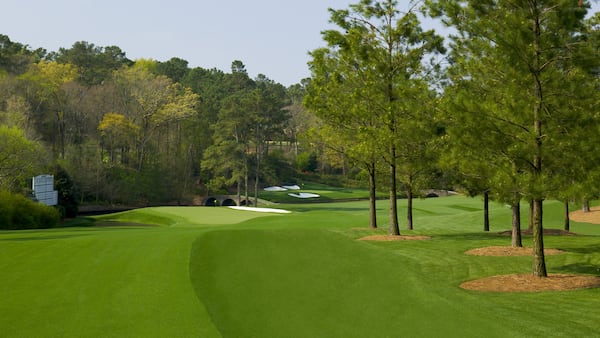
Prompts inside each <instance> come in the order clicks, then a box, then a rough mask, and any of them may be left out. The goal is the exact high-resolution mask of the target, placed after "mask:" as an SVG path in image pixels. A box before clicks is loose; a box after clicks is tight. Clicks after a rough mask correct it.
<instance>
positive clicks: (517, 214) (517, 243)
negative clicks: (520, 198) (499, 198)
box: [511, 202, 523, 248]
mask: <svg viewBox="0 0 600 338" xmlns="http://www.w3.org/2000/svg"><path fill="white" fill-rule="evenodd" d="M511 209H512V243H511V245H512V247H513V248H521V247H523V242H522V241H521V203H520V202H516V203H513V205H512V206H511Z"/></svg>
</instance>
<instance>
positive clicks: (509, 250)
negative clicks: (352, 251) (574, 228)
mask: <svg viewBox="0 0 600 338" xmlns="http://www.w3.org/2000/svg"><path fill="white" fill-rule="evenodd" d="M570 218H571V220H573V221H575V222H583V223H594V224H600V206H598V207H595V208H592V210H591V211H590V212H588V213H583V212H582V211H579V210H578V211H574V212H572V213H571V214H570ZM500 234H501V235H508V236H510V235H511V232H510V231H505V232H502V233H500ZM521 234H523V235H531V231H528V230H522V231H521ZM544 235H554V236H576V235H577V234H575V233H572V232H568V231H564V230H559V229H544ZM426 239H431V238H430V237H428V236H391V235H374V236H367V237H363V238H360V239H359V240H366V241H402V240H426ZM561 253H563V251H561V250H558V249H544V255H558V254H561ZM466 254H468V255H477V256H508V257H514V256H532V255H533V250H532V248H513V247H510V246H490V247H485V248H477V249H472V250H469V251H467V252H466ZM460 287H461V288H463V289H466V290H476V291H488V292H540V291H566V290H577V289H589V288H600V277H599V276H586V275H572V274H549V275H548V277H537V276H534V275H533V274H532V273H528V274H511V275H497V276H490V277H486V278H480V279H476V280H471V281H466V282H464V283H462V284H461V285H460Z"/></svg>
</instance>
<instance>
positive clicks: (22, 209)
mask: <svg viewBox="0 0 600 338" xmlns="http://www.w3.org/2000/svg"><path fill="white" fill-rule="evenodd" d="M59 220H60V215H59V212H58V211H57V210H56V209H55V208H52V207H49V206H46V205H44V204H40V203H36V202H34V201H32V200H30V199H28V198H26V197H25V196H23V195H19V194H12V193H10V192H8V191H3V190H2V191H0V229H3V230H17V229H18V230H21V229H47V228H53V227H55V226H56V225H57V224H58V222H59Z"/></svg>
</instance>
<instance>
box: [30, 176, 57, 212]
mask: <svg viewBox="0 0 600 338" xmlns="http://www.w3.org/2000/svg"><path fill="white" fill-rule="evenodd" d="M32 189H33V194H34V195H35V198H36V199H37V200H38V201H39V202H40V203H44V204H45V205H57V204H58V191H56V190H54V176H53V175H38V176H35V177H34V178H33V184H32Z"/></svg>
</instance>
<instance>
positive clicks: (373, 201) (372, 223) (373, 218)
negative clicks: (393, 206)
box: [368, 162, 377, 229]
mask: <svg viewBox="0 0 600 338" xmlns="http://www.w3.org/2000/svg"><path fill="white" fill-rule="evenodd" d="M368 171H369V228H371V229H377V195H376V192H377V189H376V185H375V162H371V163H369V164H368Z"/></svg>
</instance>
